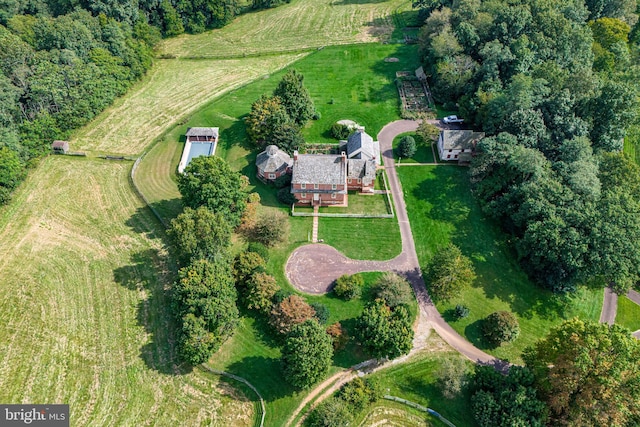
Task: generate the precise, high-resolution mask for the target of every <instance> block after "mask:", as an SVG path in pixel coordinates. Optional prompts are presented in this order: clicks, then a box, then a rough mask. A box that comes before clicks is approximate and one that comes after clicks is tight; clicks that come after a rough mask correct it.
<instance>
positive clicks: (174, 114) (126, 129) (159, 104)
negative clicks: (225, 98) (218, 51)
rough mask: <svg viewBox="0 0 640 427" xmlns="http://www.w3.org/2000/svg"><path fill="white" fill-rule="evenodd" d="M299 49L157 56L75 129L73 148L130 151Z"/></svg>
mask: <svg viewBox="0 0 640 427" xmlns="http://www.w3.org/2000/svg"><path fill="white" fill-rule="evenodd" d="M302 56H303V55H302V54H290V55H279V56H268V57H261V58H246V59H230V60H224V61H222V60H216V61H189V60H166V59H159V60H156V61H155V64H154V65H153V67H152V68H151V70H149V72H148V73H147V75H146V76H145V77H144V78H143V79H142V80H141V81H140V82H138V83H137V84H136V85H135V86H134V87H133V88H132V89H131V90H130V91H129V92H128V93H127V94H126V95H124V96H123V97H121V98H119V99H117V100H116V101H115V102H114V103H113V105H112V106H111V107H109V108H107V109H106V110H105V111H103V112H102V113H101V114H99V115H98V116H97V117H96V118H95V119H94V120H93V121H91V122H90V123H89V124H87V125H86V126H84V127H83V128H82V129H80V130H79V131H77V132H76V133H75V134H74V136H73V137H72V138H71V147H72V150H80V151H83V150H86V151H94V152H98V153H113V154H125V155H135V154H140V153H142V152H143V151H144V149H145V147H147V146H149V145H150V144H151V143H152V142H153V141H154V140H155V139H156V138H158V137H159V136H160V135H162V133H164V132H166V131H167V130H168V129H170V128H172V127H173V126H175V124H176V123H177V122H179V121H186V120H187V119H188V118H189V116H190V114H192V113H193V112H194V111H197V110H198V109H199V108H201V107H202V106H203V105H205V104H206V103H208V102H210V101H211V100H212V99H214V98H216V97H218V96H220V95H221V94H222V93H224V92H228V91H230V90H232V89H234V88H237V87H239V86H241V85H243V84H246V83H247V82H249V81H251V80H254V79H256V78H258V77H259V76H262V75H264V74H267V73H270V72H273V71H275V70H278V69H280V68H282V67H284V66H286V65H287V64H290V63H291V62H293V61H295V60H296V59H299V58H301V57H302Z"/></svg>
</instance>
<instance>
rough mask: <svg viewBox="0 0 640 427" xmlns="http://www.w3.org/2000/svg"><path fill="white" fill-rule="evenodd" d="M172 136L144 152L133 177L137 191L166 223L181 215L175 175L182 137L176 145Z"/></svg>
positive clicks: (182, 142) (180, 203)
mask: <svg viewBox="0 0 640 427" xmlns="http://www.w3.org/2000/svg"><path fill="white" fill-rule="evenodd" d="M179 129H181V130H182V127H180V128H179ZM175 133H176V132H175V131H174V132H171V134H169V135H168V136H166V137H164V138H162V140H160V141H158V143H156V144H155V145H154V146H153V147H152V148H151V150H149V152H147V154H146V155H145V157H144V158H143V159H142V161H140V164H139V166H138V169H137V171H136V173H135V175H134V180H135V184H136V186H137V187H138V190H139V191H140V192H141V193H142V194H144V196H145V198H146V199H147V201H148V202H149V203H150V204H151V206H152V207H153V208H154V209H155V210H156V212H158V214H159V215H160V216H161V217H162V218H163V219H164V220H165V222H167V223H168V222H169V221H170V220H171V219H172V218H175V217H176V216H178V215H179V214H180V212H182V202H181V201H180V197H181V196H180V192H179V191H178V187H177V185H176V181H175V174H176V168H177V166H178V163H179V162H180V156H182V149H183V147H184V138H183V139H182V140H181V142H177V141H176V140H174V138H173V136H174V134H175ZM183 134H184V132H183Z"/></svg>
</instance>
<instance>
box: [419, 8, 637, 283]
mask: <svg viewBox="0 0 640 427" xmlns="http://www.w3.org/2000/svg"><path fill="white" fill-rule="evenodd" d="M417 6H422V7H423V8H424V9H425V10H426V16H427V18H426V20H425V23H424V26H423V27H422V29H421V31H420V37H419V39H420V42H419V43H420V52H421V55H422V60H423V63H424V64H425V67H426V69H428V72H429V74H430V75H431V82H432V90H433V95H434V97H435V99H436V101H438V102H441V103H443V104H444V106H445V108H449V109H458V110H459V111H460V113H461V116H463V117H465V119H466V121H467V122H468V123H471V124H472V125H473V126H474V127H476V128H479V129H482V130H483V131H485V132H486V134H487V136H488V138H486V139H485V140H483V141H482V142H481V143H480V144H479V145H478V147H477V151H478V155H477V156H476V157H475V159H474V160H473V162H472V166H471V180H472V183H473V189H474V192H475V194H476V196H477V197H478V199H479V201H480V203H481V204H482V206H483V208H484V210H485V212H486V213H487V214H489V215H490V216H492V217H494V218H496V219H498V220H499V221H500V223H501V224H502V225H503V227H504V229H505V230H506V231H507V232H509V233H511V234H512V235H513V236H514V237H515V239H513V241H514V242H515V244H514V246H515V250H516V252H517V254H518V257H519V260H520V263H521V265H522V266H523V268H524V269H525V270H526V271H527V273H528V274H529V275H530V276H531V277H532V278H533V279H534V280H535V281H537V282H538V283H540V284H541V285H543V286H545V287H547V288H549V289H551V290H553V291H556V292H566V291H572V290H573V289H575V286H576V284H577V283H579V282H581V281H585V280H586V279H588V278H593V277H599V278H601V279H602V280H601V282H603V283H606V284H607V285H612V286H613V287H614V289H616V290H617V291H618V292H625V291H626V289H628V288H629V287H630V286H632V285H633V284H634V283H636V282H638V280H639V279H640V275H639V273H640V238H639V237H640V235H639V232H640V222H639V220H638V215H637V212H639V209H640V194H639V193H638V192H637V184H636V182H637V176H638V173H639V170H638V166H637V165H636V164H635V163H633V162H632V161H630V160H629V159H627V158H625V157H624V156H623V155H622V154H620V152H621V151H622V148H623V139H624V137H625V134H626V132H627V130H628V129H629V128H630V127H631V126H633V125H635V124H636V122H637V119H638V114H637V111H638V106H639V105H638V88H637V84H636V82H637V81H638V76H639V75H640V67H638V41H639V40H640V37H639V36H638V25H637V23H638V16H637V14H636V2H635V1H634V0H616V1H607V0H604V1H603V0H598V1H591V0H588V1H586V4H585V2H583V1H580V0H572V1H559V0H519V1H500V0H492V1H482V2H481V1H479V0H460V1H455V2H451V1H422V2H417Z"/></svg>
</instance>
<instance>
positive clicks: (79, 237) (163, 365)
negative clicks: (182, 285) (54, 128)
mask: <svg viewBox="0 0 640 427" xmlns="http://www.w3.org/2000/svg"><path fill="white" fill-rule="evenodd" d="M130 167H131V163H129V162H126V163H124V162H123V163H115V162H108V161H102V160H96V159H79V158H69V157H64V156H55V157H48V158H46V159H43V160H42V162H41V163H40V164H39V165H38V167H37V168H36V169H34V170H32V171H31V175H30V176H29V177H28V178H27V180H26V181H25V183H24V184H23V185H22V186H21V187H20V189H19V190H18V191H17V192H16V193H15V197H14V200H13V201H12V202H11V204H10V205H8V206H6V207H5V208H3V209H2V211H1V212H0V259H2V262H1V263H0V277H2V287H1V288H0V342H1V343H2V344H0V360H1V361H2V373H3V374H2V375H1V376H0V401H1V402H9V403H10V402H14V403H19V402H65V403H68V404H70V406H71V408H72V410H71V417H72V424H73V425H140V424H144V423H145V422H148V421H149V420H152V421H153V423H154V424H157V425H166V426H172V425H173V426H175V425H185V426H186V425H200V424H201V420H202V419H205V418H207V419H211V420H212V423H214V424H224V423H225V420H228V419H234V420H236V422H235V423H234V425H236V424H237V425H247V426H250V425H253V421H254V420H253V413H254V412H253V404H252V403H251V402H247V401H246V400H245V399H244V397H242V393H240V392H238V391H237V390H234V389H232V388H231V387H229V386H228V385H227V384H220V378H219V377H218V376H217V375H209V374H207V375H204V374H202V373H200V372H199V371H197V370H194V371H190V370H187V369H185V368H184V367H183V366H182V365H181V364H180V361H179V360H178V358H177V356H176V353H175V348H174V343H175V339H176V336H175V325H174V324H173V322H172V317H171V315H170V313H169V310H170V308H169V307H170V304H169V301H168V298H167V295H166V293H165V289H166V288H167V287H168V286H169V284H170V283H171V282H172V281H173V275H172V271H173V268H174V267H173V266H172V263H171V260H170V259H169V258H168V257H167V254H166V250H165V244H164V242H163V240H162V239H161V236H160V235H159V233H160V232H159V231H158V230H159V228H158V227H159V225H158V223H157V222H156V220H155V218H154V217H153V216H152V215H151V213H150V212H149V210H148V209H147V208H146V207H145V206H144V205H143V204H142V202H141V201H140V200H139V198H138V197H137V196H136V195H135V193H134V192H133V191H132V190H131V187H130V185H129V181H128V176H129V172H130Z"/></svg>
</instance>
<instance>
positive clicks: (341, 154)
mask: <svg viewBox="0 0 640 427" xmlns="http://www.w3.org/2000/svg"><path fill="white" fill-rule="evenodd" d="M340 156H341V160H342V163H347V153H345V152H344V151H343V152H342V153H340Z"/></svg>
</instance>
